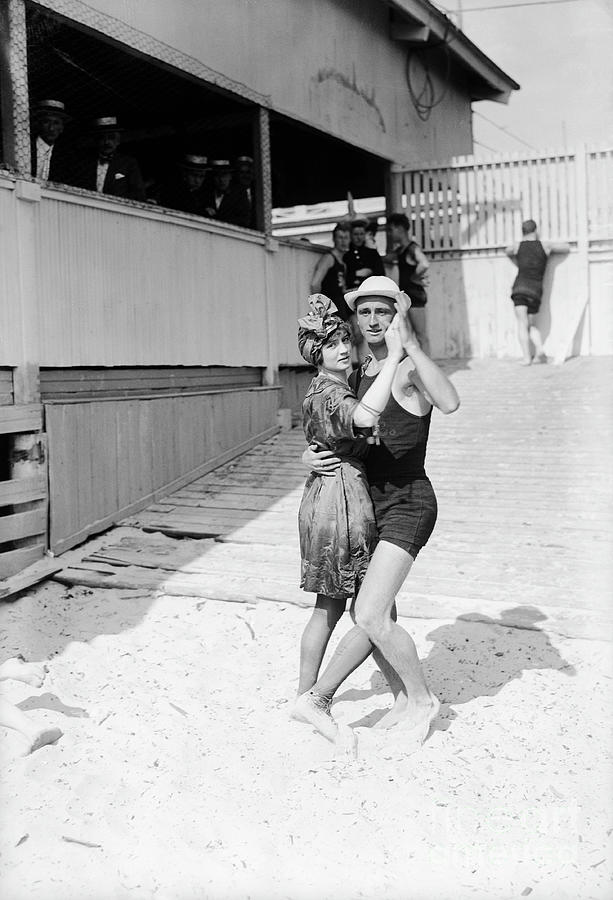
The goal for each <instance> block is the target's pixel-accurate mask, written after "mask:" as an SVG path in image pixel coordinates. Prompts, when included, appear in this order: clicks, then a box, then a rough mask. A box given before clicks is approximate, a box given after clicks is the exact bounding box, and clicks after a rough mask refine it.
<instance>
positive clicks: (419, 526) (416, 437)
mask: <svg viewBox="0 0 613 900" xmlns="http://www.w3.org/2000/svg"><path fill="white" fill-rule="evenodd" d="M354 380H355V382H356V393H357V396H358V397H359V398H362V397H363V396H364V394H365V393H366V391H367V390H368V388H369V387H370V386H371V384H372V383H373V381H374V377H373V376H369V375H363V374H361V372H360V370H358V372H356V373H354V375H353V376H352V378H351V379H350V382H351V383H352V384H353V381H354ZM431 416H432V409H430V412H428V413H427V415H425V416H416V415H413V413H410V412H407V411H406V410H405V409H403V408H402V406H400V404H399V403H398V402H397V400H395V399H394V397H390V399H389V401H388V403H387V406H386V407H385V409H384V411H383V415H382V416H381V418H380V419H379V439H380V443H379V444H374V445H372V446H371V447H370V450H369V453H368V456H367V457H366V474H367V477H368V484H369V486H370V493H371V496H372V500H373V505H374V508H375V517H376V519H377V531H378V533H379V540H384V541H388V542H389V543H391V544H396V546H398V547H401V548H402V549H403V550H405V551H406V552H407V553H410V554H411V556H412V557H413V558H415V557H416V556H417V553H418V552H419V550H420V549H421V548H422V547H423V546H424V545H425V544H426V543H427V541H428V539H429V537H430V535H431V534H432V531H433V529H434V525H435V523H436V516H437V504H436V495H435V493H434V490H433V488H432V485H431V483H430V479H429V478H428V476H427V475H426V472H425V468H424V463H425V458H426V447H427V443H428V434H429V431H430V419H431Z"/></svg>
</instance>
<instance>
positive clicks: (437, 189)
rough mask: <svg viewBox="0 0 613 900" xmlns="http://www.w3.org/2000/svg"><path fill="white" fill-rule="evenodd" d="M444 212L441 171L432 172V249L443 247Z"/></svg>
mask: <svg viewBox="0 0 613 900" xmlns="http://www.w3.org/2000/svg"><path fill="white" fill-rule="evenodd" d="M443 214H444V212H443V194H442V191H441V170H440V169H434V171H433V172H432V235H433V244H432V249H436V248H437V247H441V246H443V240H442V231H441V216H442V215H443Z"/></svg>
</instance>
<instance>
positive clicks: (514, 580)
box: [55, 360, 613, 638]
mask: <svg viewBox="0 0 613 900" xmlns="http://www.w3.org/2000/svg"><path fill="white" fill-rule="evenodd" d="M612 369H613V361H610V360H602V361H596V360H577V361H576V362H573V363H569V364H567V366H566V367H565V368H564V369H559V368H555V369H554V368H553V367H545V366H543V367H538V368H536V367H535V368H534V370H533V371H530V373H529V375H528V377H525V378H524V382H523V383H522V382H519V381H518V367H517V366H515V365H512V364H505V363H500V362H496V361H488V362H485V363H471V364H470V366H469V367H466V368H464V369H460V370H459V371H456V372H454V373H453V376H452V377H453V380H454V381H455V383H456V384H457V385H458V389H459V391H460V395H461V397H462V404H463V405H462V407H461V409H460V411H459V412H458V413H457V414H455V415H453V416H449V417H444V416H441V415H440V414H438V413H435V418H434V420H433V423H432V433H431V439H430V446H429V450H428V471H429V474H430V476H431V478H432V481H433V483H434V484H435V487H436V492H437V495H438V499H439V520H438V523H437V527H436V529H435V532H434V535H433V537H432V539H431V540H430V542H429V544H428V546H427V547H426V548H425V549H424V550H423V551H422V553H421V554H420V555H419V556H418V558H417V561H416V563H415V565H414V567H413V571H412V572H411V574H410V576H409V578H408V580H407V582H406V585H405V587H404V588H403V590H402V591H401V592H400V594H399V598H398V607H399V612H400V614H401V615H405V616H412V617H427V618H442V619H445V618H455V617H457V616H468V617H471V618H476V619H486V620H488V621H492V620H496V621H499V622H502V623H504V624H506V625H509V626H516V627H518V626H519V627H529V628H543V629H545V630H549V631H554V632H559V633H562V634H571V635H574V636H583V637H596V638H598V637H605V638H607V637H611V636H613V614H612V612H611V608H610V599H609V589H610V584H611V576H612V563H611V556H612V553H611V482H610V478H609V477H608V475H607V472H608V468H609V463H608V459H607V457H606V453H605V452H604V451H603V448H604V447H606V444H607V442H608V440H609V438H610V437H613V435H612V434H611V432H612V425H611V420H610V416H609V415H608V412H607V411H606V409H607V407H606V404H605V405H602V404H601V403H594V400H593V398H594V390H595V387H596V386H600V385H602V384H603V383H605V377H606V376H609V375H611V374H612ZM524 376H525V373H523V375H522V377H524ZM607 383H609V382H607ZM492 396H495V397H496V403H495V404H494V403H492V399H491V398H492ZM586 416H587V417H589V421H590V423H591V425H592V426H593V427H592V431H591V433H590V435H588V436H586V433H585V421H586ZM303 448H304V438H303V434H302V430H301V429H294V430H293V431H291V432H286V433H282V434H279V435H277V436H276V437H274V438H272V439H270V440H268V441H266V442H265V443H263V444H261V445H259V446H258V447H256V448H254V449H253V450H251V451H250V452H248V453H246V454H244V455H243V456H242V457H240V458H239V459H236V460H233V461H232V462H231V463H228V464H226V465H224V466H222V467H220V468H219V469H216V470H215V471H214V472H211V473H210V474H208V475H206V476H204V477H202V478H200V479H198V480H197V481H194V482H193V483H191V484H189V485H188V486H186V487H184V488H182V489H181V490H179V491H177V492H175V493H174V494H172V495H170V496H168V497H167V498H165V499H164V500H163V501H160V502H158V503H156V504H153V505H152V506H150V507H149V508H148V509H147V510H145V511H144V512H142V513H139V514H138V515H137V516H134V517H132V518H130V519H127V520H125V521H124V522H123V523H121V527H119V528H117V529H113V530H112V531H110V532H109V533H108V534H107V535H105V536H104V537H103V538H101V539H100V538H99V539H97V540H96V541H94V542H92V544H91V549H90V550H89V552H87V549H88V545H86V546H85V548H84V550H85V552H84V554H83V555H82V556H81V558H80V559H79V560H78V561H77V562H76V563H75V562H73V563H72V564H71V565H70V566H67V567H66V568H65V569H64V570H63V571H62V572H61V573H59V575H57V576H55V577H57V578H58V579H59V580H61V581H64V582H65V583H69V584H74V583H79V584H89V585H90V586H100V585H104V586H108V587H121V588H133V589H135V590H159V591H163V592H165V593H167V594H173V595H177V596H179V595H184V596H185V595H190V596H199V597H208V598H213V599H219V600H233V601H237V602H252V603H254V602H258V601H265V600H269V601H274V602H286V603H295V604H299V605H302V606H308V605H312V603H313V601H314V597H313V595H310V594H306V593H304V592H302V591H301V590H300V589H299V587H298V585H299V574H300V558H299V548H298V525H297V514H298V507H299V504H300V498H301V496H302V490H303V485H304V481H305V477H306V470H305V469H304V467H303V466H302V464H301V462H300V456H301V453H302V450H303ZM94 548H95V549H94Z"/></svg>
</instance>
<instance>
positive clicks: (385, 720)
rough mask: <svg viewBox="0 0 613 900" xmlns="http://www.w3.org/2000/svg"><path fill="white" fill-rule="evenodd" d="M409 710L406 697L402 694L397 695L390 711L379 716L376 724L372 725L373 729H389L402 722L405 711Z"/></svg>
mask: <svg viewBox="0 0 613 900" xmlns="http://www.w3.org/2000/svg"><path fill="white" fill-rule="evenodd" d="M408 708H409V701H408V698H407V695H406V694H404V693H400V694H398V696H397V697H396V699H395V700H394V703H393V705H392V707H391V708H390V709H388V711H387V712H386V713H385V715H383V716H381V718H380V719H379V721H378V722H376V723H375V725H373V728H378V729H379V728H381V729H383V728H391V727H392V725H396V724H397V723H398V722H400V721H402V719H404V717H405V716H406V713H407V709H408Z"/></svg>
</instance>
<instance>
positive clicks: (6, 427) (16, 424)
mask: <svg viewBox="0 0 613 900" xmlns="http://www.w3.org/2000/svg"><path fill="white" fill-rule="evenodd" d="M42 427H43V407H42V405H41V404H40V403H28V404H23V405H21V404H20V405H18V406H0V434H15V433H18V432H23V431H41V430H42Z"/></svg>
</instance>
